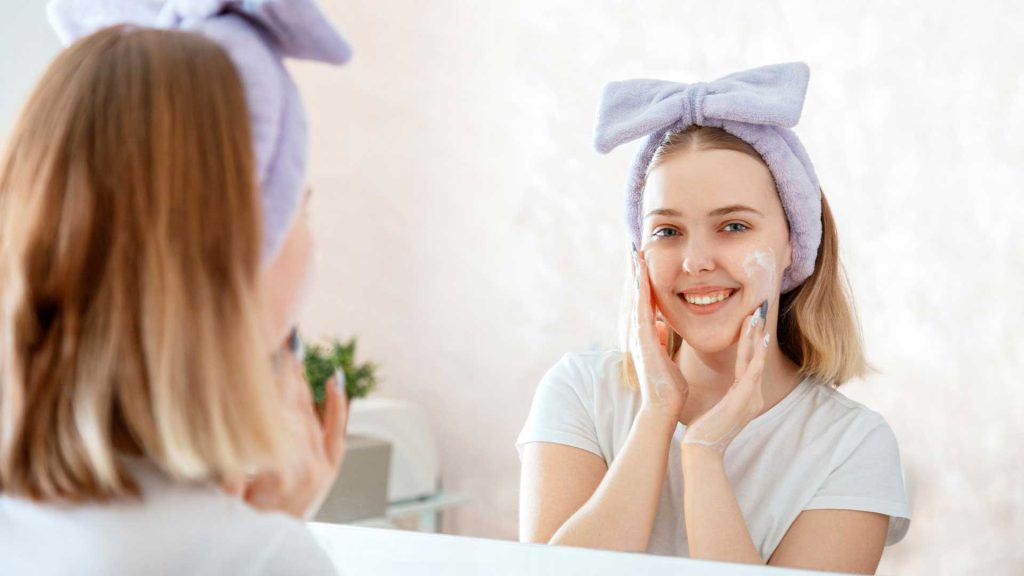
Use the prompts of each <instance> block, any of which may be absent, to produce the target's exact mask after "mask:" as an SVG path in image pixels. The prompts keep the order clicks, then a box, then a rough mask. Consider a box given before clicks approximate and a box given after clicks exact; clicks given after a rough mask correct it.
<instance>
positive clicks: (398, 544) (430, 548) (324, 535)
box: [309, 522, 836, 576]
mask: <svg viewBox="0 0 1024 576" xmlns="http://www.w3.org/2000/svg"><path fill="white" fill-rule="evenodd" d="M309 528H310V530H311V531H312V532H313V535H314V536H315V537H316V539H317V540H318V541H319V542H320V544H321V545H322V546H323V547H324V549H325V550H326V551H327V554H328V555H329V556H330V557H331V559H332V560H333V561H334V563H335V566H337V567H338V570H339V572H340V573H341V574H343V575H344V576H364V575H371V574H372V575H373V576H391V575H395V576H397V575H403V576H404V575H411V574H415V575H417V576H418V575H424V576H431V575H442V574H443V575H448V576H464V575H465V576H468V575H471V574H472V575H476V574H488V575H491V574H495V575H501V574H508V575H510V576H512V575H515V576H524V575H530V574H558V575H559V576H570V575H574V574H580V575H584V574H585V575H588V576H606V575H607V576H611V575H613V574H614V575H622V574H629V575H632V574H643V575H644V576H658V575H661V574H665V575H668V574H672V575H673V576H687V575H702V576H724V575H727V574H728V575H748V576H758V575H762V576H763V575H769V574H770V575H772V576H786V575H791V576H810V575H814V574H820V575H823V576H826V575H827V576H836V573H835V572H812V571H806V570H793V569H784V568H771V567H767V566H752V565H748V564H726V563H720V562H707V561H703V560H690V559H688V558H672V557H666V556H651V555H647V554H625V553H621V552H607V551H602V550H587V549H583V548H569V547H565V546H544V545H540V544H520V543H518V542H510V541H506V540H485V539H481V538H467V537H463V536H448V535H444V534H424V533H421V532H410V531H404V530H385V529H380V528H366V527H358V526H347V525H340V524H322V523H316V522H311V523H310V524H309Z"/></svg>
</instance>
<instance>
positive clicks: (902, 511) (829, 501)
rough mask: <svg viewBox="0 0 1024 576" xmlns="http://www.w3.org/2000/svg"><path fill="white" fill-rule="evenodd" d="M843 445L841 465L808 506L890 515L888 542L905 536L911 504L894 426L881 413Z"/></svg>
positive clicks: (838, 458)
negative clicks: (865, 430)
mask: <svg viewBox="0 0 1024 576" xmlns="http://www.w3.org/2000/svg"><path fill="white" fill-rule="evenodd" d="M846 445H847V446H848V447H847V448H844V447H842V446H840V451H839V453H838V454H837V460H838V462H839V463H838V465H837V466H836V467H835V469H834V470H833V471H832V472H831V474H829V475H828V477H827V478H826V479H825V482H824V484H822V486H821V487H820V488H819V489H818V491H817V492H816V493H815V495H814V497H813V498H811V501H810V502H809V503H808V504H807V506H805V507H804V509H805V510H821V509H833V510H861V511H864V512H875V513H878V514H885V515H887V516H889V530H888V533H887V534H886V538H885V545H886V546H891V545H893V544H895V543H897V542H899V541H900V540H902V539H903V536H904V535H906V533H907V530H908V529H909V528H910V505H909V503H908V501H907V493H906V489H905V486H904V481H903V466H902V464H901V462H900V452H899V446H898V445H897V443H896V435H895V434H893V431H892V428H890V427H889V424H888V423H886V422H885V420H884V419H881V418H880V417H879V419H878V420H875V424H874V426H872V427H870V428H869V429H868V431H867V432H866V433H864V434H862V435H859V436H858V437H855V438H852V439H849V441H848V442H846Z"/></svg>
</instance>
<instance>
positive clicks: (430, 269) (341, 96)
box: [0, 0, 1024, 574]
mask: <svg viewBox="0 0 1024 576" xmlns="http://www.w3.org/2000/svg"><path fill="white" fill-rule="evenodd" d="M3 1H5V2H9V1H13V0H3ZM19 4H21V3H20V2H19ZM638 4H639V3H637V2H593V1H591V2H583V1H581V0H565V1H559V2H554V1H551V0H546V1H541V0H531V1H525V2H473V1H469V0H464V1H461V2H457V1H452V0H435V1H434V2H412V1H409V0H405V1H399V0H374V1H373V2H352V1H350V0H326V1H325V6H326V8H327V10H328V12H330V13H331V14H332V15H333V16H335V17H336V19H337V20H338V21H339V22H340V23H342V25H343V28H344V30H345V32H346V34H347V36H348V37H349V38H350V39H351V40H352V41H353V43H354V44H355V46H356V49H357V53H356V57H355V59H354V61H353V63H352V64H351V65H350V66H348V67H346V68H343V69H340V70H334V69H330V68H326V67H322V66H314V65H298V66H295V67H294V70H295V71H296V73H297V77H298V81H299V84H300V85H301V87H302V90H303V93H304V96H305V99H306V102H307V105H308V107H309V116H310V119H311V123H312V163H311V170H310V181H311V183H312V184H313V186H314V188H315V190H316V195H315V200H314V209H315V214H314V216H313V222H314V227H315V229H316V232H317V234H318V237H319V241H320V248H321V257H320V276H319V283H318V285H317V287H316V289H315V292H314V293H313V295H312V298H311V302H310V304H309V308H308V309H307V312H306V314H305V326H306V331H307V333H308V334H310V335H312V336H316V335H327V334H332V335H335V334H336V335H339V336H347V335H350V334H355V335H358V336H359V338H360V342H361V347H362V348H361V350H362V353H363V354H364V355H365V356H366V357H368V358H372V359H374V360H376V361H378V362H379V363H380V364H382V366H383V368H382V376H383V378H384V379H385V383H384V385H383V388H382V390H381V393H382V394H386V395H388V396H394V397H401V398H407V399H410V400H413V401H415V402H416V403H417V404H419V405H420V406H422V407H423V409H424V410H425V411H426V412H427V414H428V416H429V418H430V420H431V422H432V424H433V425H434V427H435V431H436V434H437V436H438V439H439V441H440V445H441V448H442V451H443V462H444V474H445V479H446V483H447V485H448V486H449V487H452V488H455V489H457V490H460V491H463V492H466V493H468V494H469V495H470V496H471V497H472V498H473V501H472V503H471V504H470V505H468V506H467V507H465V508H464V509H463V510H461V511H460V512H458V513H457V514H456V515H455V516H454V517H452V518H451V519H450V522H448V525H447V528H448V529H449V530H452V531H455V532H458V533H462V534H473V535H483V536H492V537H499V538H513V537H514V536H515V533H516V498H517V494H516V493H517V485H518V477H517V476H518V459H517V456H516V453H515V449H514V447H513V442H514V439H515V436H516V434H517V432H518V430H519V427H520V425H521V423H522V421H523V418H524V417H525V415H526V412H527V410H528V407H529V404H530V400H531V397H532V394H533V389H534V386H535V385H536V383H537V381H538V379H539V378H540V376H541V375H542V374H543V372H544V371H545V370H546V369H547V368H548V367H549V366H550V365H551V364H552V363H554V362H555V361H556V360H557V358H558V357H559V356H560V355H561V354H563V353H564V352H566V351H572V350H586V349H589V348H593V347H602V348H603V347H608V346H612V345H614V343H615V340H616V312H617V310H618V302H619V294H620V288H621V281H622V273H623V270H624V262H625V246H626V243H625V239H624V236H623V228H622V225H621V222H622V211H621V184H622V181H623V178H624V175H625V169H626V166H627V164H628V161H629V157H630V154H631V152H632V151H631V150H620V151H616V152H614V153H612V154H611V155H609V156H608V157H601V156H599V155H597V154H596V153H595V152H594V151H593V150H592V148H591V145H590V138H591V130H592V127H593V119H594V115H595V107H596V104H597V97H598V94H599V91H600V88H601V86H602V85H603V83H604V82H606V81H608V80H612V79H620V78H627V77H636V76H646V77H664V78H670V79H678V80H683V81H686V80H694V79H709V78H713V77H715V76H718V75H724V74H726V73H729V72H732V71H735V70H738V69H741V68H746V67H752V66H755V65H760V64H765V63H772V62H781V61H787V60H797V59H800V60H805V61H807V62H808V63H809V64H810V65H811V69H812V77H811V85H810V90H809V94H808V99H807V103H806V107H805V114H804V117H803V120H802V122H801V125H800V126H799V128H798V132H799V134H800V135H801V137H802V138H803V140H804V143H805V144H806V146H807V147H808V149H809V150H810V152H811V155H812V157H813V158H814V160H815V162H816V164H817V168H818V172H819V176H820V178H821V181H822V183H823V186H824V187H825V191H826V193H827V194H828V195H829V199H830V202H831V204H832V206H833V210H834V212H835V213H836V216H837V219H838V224H839V228H840V236H841V238H842V242H843V244H842V252H843V256H844V258H845V261H846V265H847V269H848V271H849V274H850V276H851V279H852V283H853V287H854V291H855V294H856V298H857V303H858V306H859V309H860V314H861V317H862V321H863V325H864V331H865V336H866V340H867V346H868V352H869V355H870V359H871V361H872V362H873V363H874V365H875V366H876V367H877V368H878V370H879V372H878V374H876V375H874V376H872V377H871V378H869V379H867V380H866V381H864V382H860V383H854V384H851V385H850V386H849V388H848V389H847V390H846V392H847V394H849V395H850V396H852V397H853V398H855V399H857V400H860V401H862V402H865V403H867V404H868V405H869V406H870V407H872V408H874V409H875V410H878V411H879V412H881V413H882V414H884V415H885V416H886V418H887V419H888V420H889V422H890V424H891V425H892V427H893V428H894V430H895V431H896V434H897V436H898V438H899V440H900V445H901V449H902V451H903V457H904V462H905V466H906V468H907V473H908V476H909V478H908V480H910V483H911V487H912V489H913V494H912V497H913V507H914V516H915V517H914V521H913V523H912V525H911V529H910V533H909V535H908V536H907V538H906V539H905V540H904V542H903V543H901V544H899V545H897V546H896V547H894V548H891V549H889V550H888V551H887V552H886V556H885V558H884V559H883V564H882V568H881V570H882V571H883V572H886V573H908V574H909V573H914V574H922V573H929V574H939V573H951V574H953V573H967V572H969V573H979V572H983V571H984V572H987V573H990V574H997V573H1011V572H1012V571H1013V569H1012V568H1011V567H1015V568H1017V569H1021V568H1022V567H1024V548H1022V547H1021V546H1020V545H1019V542H1020V539H1021V535H1022V534H1024V457H1022V451H1021V448H1020V447H1019V444H1020V439H1021V438H1024V424H1022V422H1024V378H1022V377H1021V374H1022V373H1024V337H1022V336H1021V331H1022V328H1021V326H1022V324H1024V299H1022V297H1021V296H1019V294H1020V292H1021V286H1022V285H1024V240H1021V230H1020V226H1019V224H1018V221H1019V220H1020V218H1021V216H1022V215H1024V193H1022V184H1024V144H1022V142H1024V140H1022V139H1021V137H1020V134H1021V133H1022V131H1024V108H1022V104H1021V103H1022V102H1024V72H1022V71H1021V70H1022V69H1021V67H1020V55H1021V54H1024V41H1022V40H1021V39H1020V34H1019V33H1018V32H1019V31H1018V23H1019V22H1021V21H1022V20H1024V10H1022V8H1021V7H1020V4H1018V3H1013V2H1002V3H994V2H978V3H972V4H971V5H970V7H968V6H967V5H966V4H963V3H950V2H927V3H925V2H916V3H900V8H896V7H895V6H894V5H892V4H891V3H879V2H873V3H860V2H847V3H822V2H810V1H807V2H770V3H765V2H762V3H752V2H737V1H727V2H715V3H710V2H697V1H685V2H683V1H668V0H666V1H661V2H647V3H644V6H645V10H643V11H641V10H639V9H638V8H637V5H638ZM911 4H916V7H913V6H912V5H911ZM753 6H757V7H758V8H754V9H753V10H752V9H751V7H753ZM19 10H20V9H19ZM18 14H20V15H21V16H20V17H21V18H22V19H24V20H25V21H26V22H29V21H30V20H31V27H29V28H28V29H30V30H44V29H45V28H44V27H41V26H39V25H38V24H37V20H38V18H40V17H41V15H37V14H35V13H31V14H30V13H29V11H27V10H20V12H19V13H18ZM15 25H17V24H10V21H8V22H7V23H5V24H4V25H3V26H4V32H5V33H4V34H0V47H2V48H3V53H5V54H12V53H16V52H25V51H26V48H25V46H26V45H27V44H26V43H27V42H28V40H27V36H25V35H26V34H28V33H27V32H23V33H22V36H21V37H19V36H17V35H16V36H14V37H13V39H12V37H9V36H8V34H7V27H8V26H15ZM21 29H26V28H24V27H22V28H21ZM33 38H34V37H33ZM48 42H49V40H47V41H46V42H43V43H40V44H39V46H40V47H38V48H33V50H35V52H33V53H34V54H37V55H39V54H46V55H47V57H48V56H49V54H50V53H52V52H48V51H50V50H52V46H51V45H50V44H48ZM33 45H34V46H35V44H33ZM4 60H5V61H6V60H7V58H5V59H4ZM39 60H40V58H36V60H31V59H27V60H25V61H24V62H23V63H14V62H4V63H3V64H0V66H3V68H2V69H0V71H2V72H3V73H4V74H3V77H4V78H5V79H6V78H9V77H12V78H13V79H14V80H16V81H17V82H21V83H20V84H18V83H17V82H15V83H14V84H12V86H14V88H12V89H8V88H6V87H5V88H4V98H3V100H2V101H0V102H2V103H3V106H4V108H3V109H2V110H0V122H2V124H0V128H3V129H6V127H7V126H8V125H9V123H10V122H11V119H12V118H13V116H14V114H15V112H14V108H13V104H11V102H14V101H16V100H17V101H20V97H19V98H13V97H11V94H12V93H16V92H17V90H25V91H27V87H25V86H27V83H28V80H26V79H27V78H32V77H34V75H35V74H37V70H36V67H37V66H38V61H39ZM42 60H43V61H45V58H43V59H42ZM23 87H25V88H23ZM21 97H23V95H22V96H21ZM1013 439H1017V442H1016V443H1014V442H1013ZM1014 562H1015V563H1016V564H1014Z"/></svg>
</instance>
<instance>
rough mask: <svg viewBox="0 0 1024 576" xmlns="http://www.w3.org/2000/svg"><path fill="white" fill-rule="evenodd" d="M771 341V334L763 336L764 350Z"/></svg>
mask: <svg viewBox="0 0 1024 576" xmlns="http://www.w3.org/2000/svg"><path fill="white" fill-rule="evenodd" d="M771 340H772V333H771V332H769V333H767V334H765V335H764V347H765V348H767V347H768V343H769V342H771Z"/></svg>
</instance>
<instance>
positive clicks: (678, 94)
mask: <svg viewBox="0 0 1024 576" xmlns="http://www.w3.org/2000/svg"><path fill="white" fill-rule="evenodd" d="M809 76H810V69H809V68H808V67H807V64H804V63H803V62H794V63H789V64H776V65H772V66H763V67H761V68H755V69H753V70H747V71H744V72H737V73H736V74H731V75H729V76H726V77H725V78H721V79H719V80H715V81H713V82H707V83H705V82H698V83H695V84H679V83H676V82H666V81H664V80H624V81H621V82H612V83H610V84H608V85H607V86H605V89H604V94H603V95H602V98H601V105H600V108H599V110H598V119H597V129H596V133H595V135H594V145H595V147H596V148H597V150H598V151H599V152H601V153H602V154H605V153H608V152H610V151H611V150H612V149H613V148H615V147H616V146H619V145H620V144H624V143H626V142H629V141H632V140H636V139H637V138H641V137H645V136H646V138H647V139H646V140H645V141H644V144H643V146H642V147H641V148H640V150H639V151H638V152H637V154H636V156H635V157H634V158H633V164H632V166H631V167H630V173H629V177H628V179H627V181H626V223H627V226H628V227H629V228H628V229H629V232H630V234H631V235H632V238H633V240H634V242H635V243H636V245H637V246H639V245H640V224H641V218H642V216H641V214H640V211H641V204H642V202H643V192H644V183H645V180H646V178H647V170H648V167H649V166H650V163H651V158H652V157H653V156H654V152H655V151H656V150H657V148H658V146H659V145H661V143H662V141H663V140H664V138H665V137H666V136H667V135H669V134H673V133H676V132H680V131H682V130H685V129H686V128H687V127H689V126H710V127H715V128H721V129H723V130H725V131H726V132H728V133H730V134H732V135H734V136H736V137H738V138H740V139H742V140H744V141H745V142H747V143H748V144H750V145H751V146H753V147H754V149H755V150H757V152H758V153H759V154H760V155H761V157H762V158H763V159H764V161H765V163H767V164H768V168H769V169H770V170H771V172H772V176H773V177H774V179H775V186H776V189H777V190H778V193H779V198H780V199H781V200H782V207H783V208H784V209H785V211H786V218H787V219H788V220H789V231H790V232H789V233H790V242H791V243H792V246H793V263H792V265H791V266H790V267H789V268H787V269H786V271H785V273H784V274H783V277H782V292H783V293H786V292H789V291H790V290H792V289H794V288H796V287H798V286H800V284H802V283H803V282H804V280H807V278H808V277H810V275H811V274H812V273H813V272H814V261H815V259H816V257H817V254H818V246H819V244H820V243H821V189H820V187H819V185H818V178H817V176H816V175H815V173H814V166H813V165H812V164H811V159H810V158H809V157H808V156H807V151H806V150H804V147H803V145H802V144H801V143H800V140H799V139H798V138H797V137H796V134H795V133H794V132H793V131H792V130H790V128H791V127H793V126H796V123H797V121H799V120H800V111H801V109H802V108H803V104H804V95H805V94H806V93H807V81H808V78H809Z"/></svg>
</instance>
